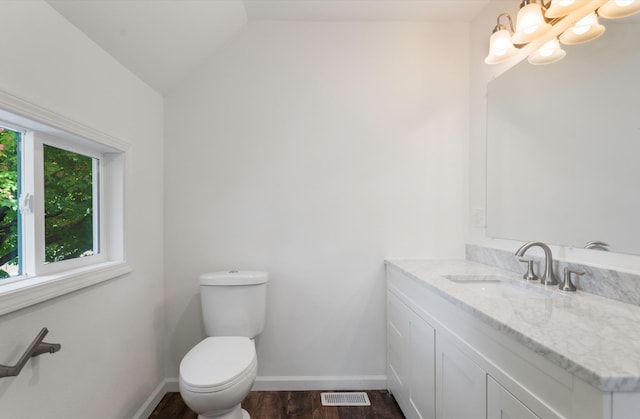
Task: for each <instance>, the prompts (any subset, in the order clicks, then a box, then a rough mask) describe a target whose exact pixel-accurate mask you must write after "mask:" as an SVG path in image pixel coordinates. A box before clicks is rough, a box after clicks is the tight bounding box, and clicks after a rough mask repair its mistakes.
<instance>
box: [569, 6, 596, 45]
mask: <svg viewBox="0 0 640 419" xmlns="http://www.w3.org/2000/svg"><path fill="white" fill-rule="evenodd" d="M604 31H605V27H604V26H603V25H601V24H600V23H598V16H596V14H595V12H594V13H591V14H588V15H587V16H585V17H583V18H582V19H580V20H579V21H578V22H577V23H576V24H575V25H574V26H573V27H571V28H570V29H568V30H566V31H565V32H564V33H563V34H562V35H560V42H562V43H563V44H565V45H575V44H581V43H583V42H588V41H592V40H594V39H596V38H598V37H599V36H600V35H602V34H603V33H604Z"/></svg>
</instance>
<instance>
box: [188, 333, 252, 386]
mask: <svg viewBox="0 0 640 419" xmlns="http://www.w3.org/2000/svg"><path fill="white" fill-rule="evenodd" d="M256 364H257V359H256V349H255V345H254V342H253V340H251V339H249V338H247V337H240V336H216V337H209V338H206V339H204V340H203V341H202V342H200V343H198V344H197V345H196V346H194V347H193V348H192V349H191V350H190V351H189V352H188V353H187V354H186V355H185V356H184V358H183V359H182V362H180V380H181V382H182V385H183V387H184V389H185V390H188V391H192V392H195V393H214V392H218V391H222V390H224V389H226V388H228V387H230V386H233V385H234V384H236V383H238V382H240V381H243V380H244V379H245V377H246V376H247V375H249V374H252V373H253V374H255V369H256Z"/></svg>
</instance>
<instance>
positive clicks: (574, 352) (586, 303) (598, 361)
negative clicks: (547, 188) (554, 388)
mask: <svg viewBox="0 0 640 419" xmlns="http://www.w3.org/2000/svg"><path fill="white" fill-rule="evenodd" d="M386 263H387V264H389V265H391V266H393V267H395V268H397V269H399V270H400V271H402V272H404V273H405V274H407V275H409V276H410V277H412V278H414V279H415V280H417V281H419V282H420V283H422V284H424V285H425V286H426V287H428V288H430V289H432V290H433V291H435V292H436V293H438V294H439V295H441V296H442V297H443V298H445V299H447V300H448V301H450V302H452V303H454V304H455V305H456V306H458V307H460V308H461V309H463V310H464V311H466V312H468V313H470V314H471V315H473V316H475V317H476V318H478V319H480V320H482V321H483V322H485V323H487V324H488V325H490V326H491V327H493V328H495V329H496V330H499V331H500V332H502V333H504V334H506V335H507V336H510V337H511V338H513V339H515V340H516V341H518V342H519V343H521V344H522V345H524V346H526V347H527V348H529V349H530V350H532V351H534V352H536V353H538V354H540V355H541V356H543V357H544V358H546V359H547V360H549V361H550V362H552V363H554V364H556V365H558V366H560V367H562V368H564V369H565V370H567V371H568V372H570V373H572V374H574V375H575V376H577V377H579V378H580V379H582V380H584V381H585V382H587V383H589V384H591V385H592V386H594V387H596V388H598V389H600V390H602V391H640V307H639V306H636V305H632V304H627V303H623V302H620V301H616V300H612V299H609V298H604V297H600V296H597V295H594V294H589V293H586V292H580V291H578V292H563V291H560V290H559V289H558V288H557V286H545V285H541V284H540V283H537V282H534V283H527V282H526V281H524V280H522V279H521V275H518V274H515V273H513V272H509V271H505V270H502V269H499V268H495V267H492V266H489V265H483V264H480V263H476V262H470V261H465V260H439V261H438V260H388V261H386ZM444 275H448V276H451V275H500V276H503V277H508V278H510V279H512V280H513V281H514V282H513V283H512V285H513V287H509V290H510V291H509V292H508V293H506V294H501V293H500V292H489V293H484V292H478V290H477V289H476V287H477V285H473V286H468V285H465V284H460V283H456V282H453V281H450V280H449V279H447V278H445V277H444ZM518 287H520V289H521V290H522V291H523V292H517V291H518ZM528 288H531V289H532V291H531V292H528V291H526V292H525V290H526V289H528ZM513 290H515V291H516V292H511V291H513Z"/></svg>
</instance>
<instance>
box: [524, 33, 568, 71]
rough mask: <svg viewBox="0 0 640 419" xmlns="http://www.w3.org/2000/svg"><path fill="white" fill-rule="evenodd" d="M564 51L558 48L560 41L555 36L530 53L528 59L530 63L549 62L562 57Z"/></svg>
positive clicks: (564, 53)
mask: <svg viewBox="0 0 640 419" xmlns="http://www.w3.org/2000/svg"><path fill="white" fill-rule="evenodd" d="M566 54H567V53H566V51H564V50H563V49H562V48H560V43H559V42H558V39H557V38H553V39H552V40H551V41H549V42H547V43H546V44H544V45H543V46H542V47H540V49H538V50H537V51H536V52H534V53H533V54H531V55H530V56H529V58H528V61H529V62H530V63H531V64H536V65H541V64H551V63H555V62H556V61H559V60H561V59H563V58H564V56H565V55H566Z"/></svg>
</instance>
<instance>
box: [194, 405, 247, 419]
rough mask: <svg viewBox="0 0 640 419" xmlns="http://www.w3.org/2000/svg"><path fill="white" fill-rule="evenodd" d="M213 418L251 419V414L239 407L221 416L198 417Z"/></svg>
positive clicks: (200, 418)
mask: <svg viewBox="0 0 640 419" xmlns="http://www.w3.org/2000/svg"><path fill="white" fill-rule="evenodd" d="M212 417H213V418H215V419H251V416H250V415H249V412H247V411H246V410H244V409H242V408H241V407H240V405H237V406H236V407H234V408H233V409H231V410H230V411H228V412H227V413H225V414H223V415H220V416H202V415H198V419H211V418H212Z"/></svg>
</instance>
